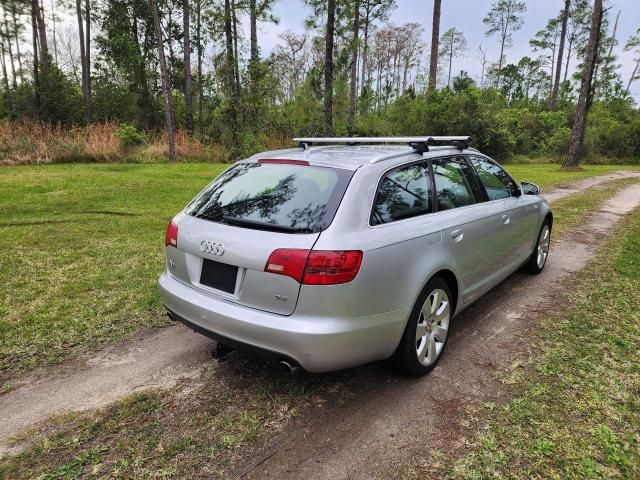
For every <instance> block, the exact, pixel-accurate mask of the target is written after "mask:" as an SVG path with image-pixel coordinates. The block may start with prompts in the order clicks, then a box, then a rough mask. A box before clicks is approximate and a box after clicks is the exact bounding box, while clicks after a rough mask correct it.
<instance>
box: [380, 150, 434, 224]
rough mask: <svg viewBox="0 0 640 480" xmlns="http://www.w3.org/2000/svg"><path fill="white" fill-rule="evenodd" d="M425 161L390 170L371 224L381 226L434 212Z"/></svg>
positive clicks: (384, 181) (384, 179)
mask: <svg viewBox="0 0 640 480" xmlns="http://www.w3.org/2000/svg"><path fill="white" fill-rule="evenodd" d="M430 198H431V195H430V189H429V171H428V169H427V166H426V164H424V163H422V164H418V165H409V166H408V167H402V168H398V169H396V170H392V171H391V172H389V173H387V174H386V175H385V176H384V178H383V179H382V181H381V182H380V186H379V187H378V192H377V193H376V200H375V205H374V207H373V213H372V215H371V224H372V225H379V224H381V223H389V222H393V221H394V220H400V219H402V218H409V217H415V216H416V215H422V214H423V213H429V212H430V211H431V201H430Z"/></svg>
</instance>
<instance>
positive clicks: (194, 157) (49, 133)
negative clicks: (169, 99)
mask: <svg viewBox="0 0 640 480" xmlns="http://www.w3.org/2000/svg"><path fill="white" fill-rule="evenodd" d="M117 129H118V123H117V122H104V123H95V124H91V125H88V126H73V127H68V126H63V125H61V124H51V123H43V122H37V121H33V120H22V121H10V120H7V119H2V120H0V165H25V164H37V163H68V162H118V161H138V162H157V161H162V160H166V159H167V157H168V148H167V140H166V134H154V135H149V136H148V137H147V141H146V142H145V143H144V144H143V145H140V146H138V147H129V148H125V147H123V146H122V145H121V142H120V140H119V139H118V137H117V136H116V131H117ZM176 154H177V157H178V160H180V161H191V162H193V161H205V162H212V161H224V160H226V151H225V149H224V148H223V147H222V146H220V145H207V144H204V143H202V142H201V141H200V140H198V139H197V138H193V137H190V136H189V135H188V133H187V132H186V131H184V130H178V131H177V132H176Z"/></svg>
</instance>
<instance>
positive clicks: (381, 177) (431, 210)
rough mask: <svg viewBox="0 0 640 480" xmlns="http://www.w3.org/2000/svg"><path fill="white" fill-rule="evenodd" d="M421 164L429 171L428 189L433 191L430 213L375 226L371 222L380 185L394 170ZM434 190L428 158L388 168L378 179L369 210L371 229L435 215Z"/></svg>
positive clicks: (368, 223) (368, 221) (368, 222)
mask: <svg viewBox="0 0 640 480" xmlns="http://www.w3.org/2000/svg"><path fill="white" fill-rule="evenodd" d="M420 164H424V165H425V168H426V170H427V182H428V187H429V188H430V189H431V192H430V193H431V195H430V198H429V200H430V204H431V205H430V207H431V208H429V211H428V212H424V213H421V214H419V215H415V216H413V217H407V218H401V219H398V220H392V221H390V222H386V223H379V224H377V225H376V224H374V223H372V222H371V220H372V219H373V213H374V210H375V208H376V201H377V200H378V194H379V192H380V185H381V184H382V181H383V180H384V179H385V178H386V177H387V175H389V173H391V172H393V171H394V170H400V169H401V168H407V167H412V166H414V165H420ZM433 188H434V183H433V176H432V175H431V166H430V165H429V159H427V158H420V159H418V160H414V161H411V162H407V163H403V164H401V165H394V166H393V167H391V168H388V169H387V170H385V171H384V172H382V173H381V174H380V177H379V178H378V183H377V184H376V192H375V195H374V196H373V201H372V203H371V208H370V210H369V219H368V220H367V225H368V226H369V228H378V227H384V226H386V225H393V224H396V223H398V222H405V221H409V220H415V219H416V218H420V217H424V216H425V215H431V214H432V213H435V209H434V204H433Z"/></svg>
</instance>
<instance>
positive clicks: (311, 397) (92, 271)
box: [0, 164, 640, 478]
mask: <svg viewBox="0 0 640 480" xmlns="http://www.w3.org/2000/svg"><path fill="white" fill-rule="evenodd" d="M526 167H530V168H529V169H527V168H523V169H522V173H523V174H524V175H526V178H527V179H529V180H531V181H534V182H538V183H540V184H542V185H543V186H546V188H549V186H550V185H553V184H558V183H565V182H568V181H571V180H573V179H575V178H576V177H575V176H573V174H574V173H575V172H571V173H569V174H564V173H561V172H557V171H553V172H551V173H548V172H546V170H545V169H544V168H541V166H539V165H528V166H526ZM545 167H549V166H545ZM221 168H222V167H221V166H219V165H194V164H189V165H168V164H162V165H66V166H43V167H25V168H22V167H21V168H7V169H4V170H0V182H1V183H2V187H3V191H7V193H8V196H7V197H5V198H0V202H1V203H0V211H1V212H2V220H1V222H0V235H2V237H1V240H2V241H3V243H4V244H5V247H6V248H5V249H4V250H3V253H2V254H0V255H1V256H0V265H1V267H2V268H1V269H0V275H1V277H0V281H2V282H4V283H5V284H8V285H10V288H9V289H6V290H4V291H3V292H2V293H1V294H0V295H2V308H3V310H2V317H1V322H2V323H1V328H2V330H1V332H0V333H1V338H2V340H1V341H2V343H1V344H0V347H1V351H0V352H1V356H0V358H1V361H2V364H1V366H2V369H3V370H2V372H3V375H4V376H5V379H7V380H8V381H10V378H11V376H13V375H16V374H19V373H21V372H24V371H25V370H27V369H29V368H30V367H34V366H40V365H44V364H50V363H55V362H59V361H61V360H63V359H64V358H65V357H66V356H67V355H68V354H75V353H78V352H84V351H88V350H90V349H93V348H96V347H98V346H100V345H102V344H104V343H105V342H108V341H110V340H114V339H118V338H123V337H125V336H126V335H127V334H129V333H131V332H133V331H135V330H137V329H139V328H148V327H159V326H162V325H165V324H166V322H165V320H164V318H165V317H164V315H163V312H162V308H161V307H160V304H159V298H158V294H157V289H156V286H155V280H156V277H157V274H158V272H159V271H160V270H161V269H162V250H163V248H162V244H163V232H164V228H165V226H166V223H167V222H168V220H169V219H170V218H171V216H172V214H173V213H174V212H175V211H177V210H179V209H180V208H181V207H182V206H183V205H184V204H185V203H186V202H187V201H188V200H189V199H190V198H191V197H192V196H193V195H194V193H196V192H197V191H198V190H199V189H200V188H201V187H202V186H203V185H204V184H206V183H207V182H208V180H209V179H210V178H211V177H212V176H214V175H215V173H216V172H218V171H220V169H221ZM610 168H613V169H615V167H610ZM588 172H589V173H591V174H600V173H604V172H603V170H602V169H597V170H595V171H588ZM580 173H583V172H580ZM514 174H515V175H518V176H519V175H520V174H519V173H515V172H514ZM564 175H567V176H570V177H571V178H570V179H569V178H565V177H564ZM583 176H584V175H583ZM522 178H525V177H522ZM626 183H628V181H627V180H617V181H615V182H612V183H609V184H607V185H606V186H605V187H604V188H601V189H598V190H589V191H587V192H584V193H581V194H576V195H573V196H571V197H568V198H565V199H563V200H560V201H558V202H556V203H555V204H554V211H555V218H556V220H555V224H554V228H555V234H554V235H556V238H557V235H558V233H560V234H561V233H562V232H564V231H566V230H567V228H569V227H570V226H575V225H576V224H578V223H579V222H580V221H581V220H582V219H583V218H584V216H585V215H587V214H588V213H589V212H590V211H592V210H593V208H595V206H596V205H598V204H600V203H601V202H603V201H605V200H606V199H607V198H609V197H610V196H612V195H613V194H614V192H615V191H616V189H619V188H621V186H622V185H624V184H626ZM99 211H101V212H105V211H108V212H111V213H95V212H99ZM114 212H118V213H119V214H114ZM122 213H126V214H132V215H122ZM634 225H635V226H634V228H633V229H632V230H630V231H629V233H628V235H627V237H626V238H625V239H624V240H623V242H622V244H621V245H618V246H612V251H614V252H616V253H615V255H613V256H610V257H605V256H604V255H602V256H601V257H600V260H599V261H598V264H597V265H595V266H593V268H592V269H590V271H589V272H588V273H587V274H585V275H584V279H585V280H584V281H583V282H582V283H581V289H580V290H576V291H575V293H574V295H575V296H576V298H577V300H578V303H577V307H576V309H575V310H572V309H571V307H566V311H564V310H563V311H562V312H559V315H560V314H562V315H565V316H566V317H567V318H569V319H570V320H569V321H568V322H564V323H563V324H562V328H561V329H559V330H557V331H555V330H553V329H551V328H549V329H548V330H545V332H548V333H544V335H545V337H544V338H545V340H548V345H547V347H546V348H545V349H544V350H543V357H542V359H541V360H540V363H539V364H540V365H541V367H539V368H538V367H536V368H535V369H534V370H533V373H532V374H531V375H530V376H526V377H519V378H520V380H521V382H522V384H521V385H520V386H518V387H517V388H519V390H518V391H517V395H518V396H517V397H516V398H515V400H514V401H513V402H512V403H509V404H508V405H504V406H495V405H494V406H493V407H492V408H493V410H491V409H488V412H487V415H493V416H491V417H490V418H491V422H492V423H491V424H490V428H489V430H487V431H486V432H484V433H483V435H482V436H481V437H479V439H478V441H477V443H476V444H474V446H473V449H472V451H470V452H469V454H468V455H467V456H466V457H464V458H463V459H461V460H460V462H459V463H458V464H457V465H456V467H455V469H454V470H452V471H451V470H450V471H447V472H442V473H443V475H444V474H449V475H452V476H457V477H463V478H467V477H470V478H473V477H475V478H485V477H488V476H491V475H492V474H493V472H497V473H499V475H498V476H502V477H509V475H510V474H514V475H515V478H517V477H527V476H531V475H533V476H535V475H536V474H538V476H541V477H544V478H546V477H548V476H549V475H550V476H553V475H554V474H558V473H559V472H561V473H562V472H564V473H566V472H567V471H569V470H568V469H570V468H574V469H577V468H581V469H582V470H575V471H577V472H580V473H583V472H586V473H589V472H590V471H592V470H593V471H594V472H596V473H599V474H601V473H602V472H603V471H604V472H605V473H606V472H609V471H610V472H614V473H617V474H622V475H621V476H625V475H628V474H629V473H633V472H634V470H633V469H632V468H633V465H637V464H638V462H637V450H636V453H633V451H632V450H630V448H633V442H634V440H633V438H632V437H630V436H629V435H627V434H625V433H624V431H625V430H624V429H625V427H629V425H631V426H632V425H633V422H636V426H637V421H638V413H637V412H639V411H640V408H638V407H640V405H638V402H637V396H636V397H635V400H634V399H633V388H634V385H635V388H636V393H637V378H636V379H635V380H634V378H635V377H634V375H635V376H636V377H637V365H638V361H637V360H636V361H635V362H634V361H633V354H634V353H633V352H634V351H635V352H636V355H637V352H638V351H640V346H638V345H637V341H636V340H637V338H638V332H637V324H638V318H637V312H638V311H639V310H640V305H637V302H635V303H629V299H628V297H625V292H628V291H633V290H631V289H636V290H637V289H638V288H640V284H638V281H639V280H638V275H637V272H638V271H639V269H640V265H638V259H639V258H640V250H639V249H640V244H639V243H638V238H640V218H638V217H637V216H636V222H635V224H634ZM592 275H596V276H597V278H598V282H597V285H596V282H592V283H591V284H590V283H589V281H590V280H589V279H590V278H592V277H591V276H592ZM600 286H604V288H605V289H606V291H607V295H605V296H602V295H597V292H598V291H599V287H600ZM609 300H611V301H614V302H618V303H616V305H619V308H616V310H615V312H613V313H614V314H615V315H620V318H621V322H620V323H619V324H617V325H616V326H615V328H614V329H613V330H611V332H609V331H605V330H603V331H602V332H600V330H597V331H598V332H599V335H600V333H602V335H605V337H604V338H605V340H604V344H603V345H604V347H605V350H606V355H605V356H606V358H607V360H606V363H604V364H603V365H598V362H599V359H600V358H601V357H602V356H601V355H591V354H590V352H592V353H593V352H596V351H603V349H602V348H601V345H600V344H599V343H598V342H600V340H598V339H596V338H595V337H590V332H592V331H596V329H600V327H601V326H602V323H598V320H599V319H600V318H603V317H604V316H605V315H606V314H608V313H610V312H608V308H609V307H608V306H607V305H608V303H607V302H608V301H609ZM632 300H633V299H632ZM591 304H593V305H594V307H593V309H591ZM625 308H628V309H629V311H627V310H624V309H625ZM625 312H626V313H625ZM629 312H631V313H629ZM633 312H635V313H633ZM633 315H635V317H634V316H633ZM583 318H585V319H586V322H587V323H585V324H584V325H583V324H582V323H581V322H582V319H583ZM554 322H557V318H556V317H553V318H550V319H549V320H548V321H547V323H546V325H554ZM634 322H635V323H634ZM621 329H629V330H630V331H631V332H632V336H631V337H629V338H630V339H629V341H626V340H625V341H623V342H622V343H620V341H619V338H621V336H620V335H619V332H620V330H621ZM567 349H571V351H570V352H568V353H566V350H567ZM634 349H635V350H634ZM565 358H569V359H570V361H571V362H575V363H577V364H578V365H579V368H580V370H579V372H580V375H579V376H578V377H577V378H576V377H575V376H573V374H572V371H569V370H568V369H569V366H567V365H565V364H564V361H565ZM619 358H624V359H626V360H625V361H624V362H617V361H616V359H619ZM617 364H618V365H617ZM256 365H257V364H255V363H251V362H243V361H241V362H240V363H239V364H237V365H235V366H229V367H227V368H226V369H221V370H216V373H215V376H212V378H210V380H209V381H205V382H203V383H202V384H199V385H198V386H196V387H195V390H194V391H193V392H192V394H190V395H187V396H184V395H181V394H180V393H179V392H177V391H150V392H145V393H140V394H134V395H132V396H129V397H127V398H125V399H123V400H122V401H119V402H117V403H115V404H113V405H111V406H109V407H107V408H105V409H101V410H98V411H95V412H86V413H80V414H70V415H65V416H62V417H58V418H56V419H54V420H53V421H51V422H49V423H48V424H47V425H41V426H40V427H39V429H38V430H35V431H31V432H26V433H25V434H24V435H25V436H24V437H23V438H22V439H23V440H24V439H27V438H29V439H31V438H34V439H37V440H36V441H35V443H33V444H32V445H30V446H29V447H28V448H27V449H26V450H24V451H22V452H21V453H20V454H19V455H17V456H14V457H6V458H5V459H4V460H2V461H0V478H2V477H3V474H5V475H7V477H8V478H40V477H42V478H78V477H84V476H87V477H93V476H95V477H120V478H122V477H125V478H126V477H148V476H177V477H182V476H186V475H193V474H194V473H195V474H196V476H203V477H219V476H221V475H223V474H224V472H225V471H226V470H227V469H228V468H229V467H230V466H231V465H232V464H233V463H234V461H235V460H236V459H237V458H238V457H239V456H241V455H242V454H243V452H245V451H246V447H249V446H251V445H253V444H254V443H255V441H256V439H257V438H259V437H260V436H261V435H263V434H264V433H265V432H267V433H268V432H273V431H275V430H279V429H281V428H283V427H284V425H286V424H287V423H288V422H289V420H290V419H291V417H293V416H295V415H296V413H297V412H299V411H304V410H305V409H306V408H307V407H308V405H310V404H316V403H321V402H323V401H326V397H327V395H330V394H331V393H335V392H337V391H340V390H341V389H342V388H343V386H344V379H343V378H342V377H341V374H340V373H337V374H333V375H325V376H308V377H307V376H305V377H302V378H301V379H297V380H295V381H290V380H289V379H288V378H286V377H282V375H280V374H279V372H277V371H275V372H274V371H272V370H270V369H264V368H259V367H256ZM536 365H537V364H536ZM605 369H607V370H606V371H605ZM634 371H635V374H634ZM349 375H351V376H352V375H353V372H351V373H350V374H349ZM558 375H559V378H556V377H557V376H558ZM605 376H606V378H608V381H607V382H598V379H599V378H604V377H605ZM349 378H350V381H352V380H353V378H352V377H349ZM567 382H573V383H569V384H568V383H567ZM634 382H635V383H634ZM7 385H8V388H10V384H7ZM568 385H573V386H576V389H574V390H571V388H569V387H568ZM616 388H622V390H620V391H621V392H622V397H618V396H617V394H616V393H615V392H616V391H617V390H616ZM558 389H560V392H559V393H558ZM579 389H584V391H581V390H579ZM203 399H206V401H204V400H203ZM211 399H214V400H213V401H212V400H211ZM575 401H579V402H580V405H581V409H580V410H578V412H579V414H580V415H582V417H580V416H578V418H577V419H571V423H566V422H565V423H563V417H562V415H563V412H564V410H565V409H564V405H566V404H567V403H568V402H575ZM523 406H524V407H523ZM592 407H594V410H593V411H592V410H591V408H592ZM523 408H524V410H523ZM525 410H526V415H523V413H522V412H523V411H525ZM492 412H494V413H492ZM549 415H551V417H548V418H551V419H552V422H548V421H547V420H546V419H547V416H549ZM607 415H614V416H615V420H612V421H609V420H608V419H607ZM574 426H575V427H576V430H575V432H576V435H573V434H572V432H573V431H574V430H573V428H574ZM559 427H561V428H559ZM636 430H637V428H636ZM629 431H630V432H633V428H631V429H630V430H629ZM514 432H515V433H514ZM532 432H533V433H532ZM558 432H559V433H558ZM529 435H533V436H531V438H529ZM630 446H631V447H630ZM636 447H637V440H636ZM583 448H584V449H586V450H584V451H586V452H596V453H594V454H593V455H596V454H597V455H600V456H601V457H598V458H604V460H603V462H605V463H604V464H605V465H606V466H607V467H606V468H610V470H602V468H601V466H600V465H599V464H598V465H596V466H595V467H594V466H593V464H594V462H593V456H592V455H591V453H589V454H588V455H583V456H582V457H580V456H579V455H578V453H576V452H579V451H580V449H583ZM502 450H504V451H505V452H506V453H501V452H502ZM567 452H568V453H567ZM567 454H569V455H570V456H569V457H568V458H569V460H568V461H567V462H566V463H563V462H565V460H564V457H563V456H564V455H567ZM590 455H591V456H590ZM523 458H526V459H527V463H523V462H521V461H519V459H523ZM634 462H635V463H634ZM589 469H591V470H589ZM528 474H531V475H528ZM512 476H513V475H512ZM560 476H563V475H560ZM594 476H596V477H597V476H598V475H594ZM600 476H602V475H600ZM619 476H620V475H619Z"/></svg>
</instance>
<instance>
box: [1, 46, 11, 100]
mask: <svg viewBox="0 0 640 480" xmlns="http://www.w3.org/2000/svg"><path fill="white" fill-rule="evenodd" d="M0 58H1V59H2V83H3V85H4V91H5V92H7V93H8V92H9V76H8V75H7V64H6V61H5V50H4V38H3V37H0Z"/></svg>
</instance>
